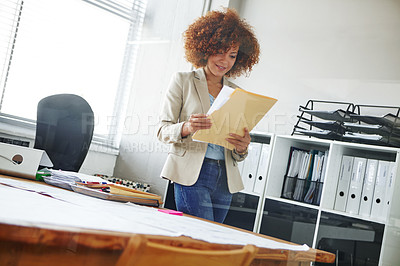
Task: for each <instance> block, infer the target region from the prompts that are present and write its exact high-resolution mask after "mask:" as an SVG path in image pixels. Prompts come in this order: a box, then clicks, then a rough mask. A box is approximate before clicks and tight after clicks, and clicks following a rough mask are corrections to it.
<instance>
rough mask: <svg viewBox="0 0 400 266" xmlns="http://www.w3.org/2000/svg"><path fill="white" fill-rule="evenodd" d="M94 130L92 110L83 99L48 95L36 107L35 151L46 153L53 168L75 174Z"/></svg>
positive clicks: (73, 96)
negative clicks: (39, 150)
mask: <svg viewBox="0 0 400 266" xmlns="http://www.w3.org/2000/svg"><path fill="white" fill-rule="evenodd" d="M93 130H94V115H93V111H92V108H91V107H90V105H89V104H88V103H87V102H86V100H85V99H83V98H82V97H80V96H78V95H74V94H56V95H51V96H48V97H45V98H43V99H42V100H40V101H39V103H38V106H37V121H36V137H35V144H34V148H35V149H41V150H45V151H46V153H47V154H48V155H49V157H50V159H51V161H52V162H53V165H54V166H53V169H61V170H64V171H74V172H78V171H79V169H80V168H81V166H82V163H83V161H84V160H85V157H86V155H87V153H88V150H89V146H90V143H91V141H92V137H93Z"/></svg>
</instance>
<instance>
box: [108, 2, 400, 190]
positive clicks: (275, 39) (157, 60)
mask: <svg viewBox="0 0 400 266" xmlns="http://www.w3.org/2000/svg"><path fill="white" fill-rule="evenodd" d="M189 2H190V3H189ZM200 2H202V1H183V0H181V1H179V0H168V1H157V0H152V1H149V10H148V12H149V13H148V15H149V16H148V17H147V18H146V21H145V30H144V34H145V37H146V38H149V39H151V38H153V39H154V38H156V39H157V38H158V39H162V40H168V41H169V42H168V43H165V42H164V43H158V44H147V45H145V46H143V47H142V48H141V50H140V58H139V61H138V62H139V63H138V65H139V66H140V67H139V68H138V69H137V75H136V76H137V80H136V81H135V84H134V88H133V89H134V91H133V94H132V95H131V98H130V109H129V111H128V115H127V123H126V129H125V134H124V136H123V139H122V143H121V150H120V155H119V157H118V159H117V162H116V167H115V171H114V175H115V176H117V177H121V178H128V179H133V180H138V181H144V182H148V183H150V184H151V185H152V188H153V189H152V191H153V192H155V193H158V194H163V192H164V188H165V184H166V183H165V181H163V180H162V179H160V178H159V174H160V171H161V168H162V165H163V164H164V161H165V158H166V151H167V147H166V146H165V145H162V144H160V143H159V142H158V141H157V140H156V138H155V132H154V130H155V127H156V123H157V114H158V110H159V107H160V104H161V100H162V96H163V93H164V92H165V89H166V87H167V84H168V81H169V79H170V77H171V75H172V73H173V72H175V71H185V70H188V69H189V66H188V64H187V63H185V61H184V59H183V54H182V53H183V51H182V42H181V34H182V32H183V31H184V30H185V29H186V26H187V25H188V24H189V23H191V22H192V20H193V14H196V11H194V10H196V9H197V10H198V15H196V17H197V16H199V15H200V13H201V8H202V5H201V3H200ZM219 2H220V3H225V2H227V1H222V0H221V1H219ZM228 2H229V3H230V5H232V6H234V7H236V8H240V14H241V16H242V17H244V18H245V19H246V20H247V21H248V22H249V23H250V24H251V25H253V26H254V29H255V32H256V35H257V36H258V38H259V41H260V45H261V60H260V63H259V64H258V65H257V66H256V67H255V68H254V71H253V72H252V73H251V75H250V77H249V78H238V79H237V80H236V82H237V83H238V85H240V86H242V87H243V88H245V89H247V90H250V91H253V92H257V93H261V94H265V95H268V96H271V97H275V98H277V99H278V103H277V104H276V105H275V106H274V107H273V109H272V110H271V111H270V113H269V114H268V115H267V117H266V118H264V119H263V120H262V121H261V122H260V124H259V125H258V126H257V127H256V129H257V130H263V131H267V132H273V133H278V134H290V133H291V131H292V128H293V124H294V123H295V122H296V115H297V114H298V107H299V105H303V104H305V103H306V102H307V100H309V99H318V100H331V101H346V102H353V103H355V104H375V105H394V106H400V101H399V99H400V49H399V47H400V34H399V29H400V1H394V0H392V1H389V0H235V1H233V0H231V1H228ZM156 5H163V6H162V10H163V13H164V15H165V14H168V16H169V17H170V18H171V19H165V18H163V16H162V14H160V13H158V11H156V9H155V6H156ZM189 5H190V6H189ZM179 8H181V9H182V10H181V11H179V12H177V11H176V10H177V9H179Z"/></svg>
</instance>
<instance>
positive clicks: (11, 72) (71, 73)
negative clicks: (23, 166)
mask: <svg viewBox="0 0 400 266" xmlns="http://www.w3.org/2000/svg"><path fill="white" fill-rule="evenodd" d="M145 9H146V0H58V1H54V0H35V1H22V0H2V1H1V3H0V86H1V87H0V96H1V99H0V112H1V116H2V121H5V120H4V118H7V119H8V120H7V121H16V120H18V123H20V125H29V123H30V124H32V123H33V122H34V120H35V119H36V107H37V103H38V101H39V100H40V99H42V98H44V97H46V96H48V95H52V94H58V93H73V94H78V95H80V96H82V97H83V98H85V99H86V100H87V101H88V102H89V104H90V105H91V107H92V109H93V111H94V113H95V120H96V125H95V137H94V141H100V142H102V143H105V144H108V145H110V146H112V147H118V144H119V139H120V136H121V133H120V132H121V129H122V128H121V127H122V123H123V121H122V119H121V117H124V112H125V110H126V105H127V102H126V101H127V99H128V97H127V96H128V95H129V92H130V89H131V83H132V76H133V69H134V65H135V59H136V52H137V45H135V41H137V40H139V39H140V33H141V27H142V24H143V19H144V14H145Z"/></svg>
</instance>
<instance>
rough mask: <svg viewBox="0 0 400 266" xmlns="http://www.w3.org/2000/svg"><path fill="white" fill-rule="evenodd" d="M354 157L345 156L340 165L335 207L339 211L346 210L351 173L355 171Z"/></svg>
mask: <svg viewBox="0 0 400 266" xmlns="http://www.w3.org/2000/svg"><path fill="white" fill-rule="evenodd" d="M353 160H354V157H353V156H347V155H343V157H342V163H341V165H340V173H339V181H338V186H337V190H336V197H335V205H334V207H333V209H335V210H337V211H343V212H344V211H345V210H346V202H347V195H348V193H349V186H350V179H351V171H352V169H353Z"/></svg>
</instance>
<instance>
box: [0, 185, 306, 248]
mask: <svg viewBox="0 0 400 266" xmlns="http://www.w3.org/2000/svg"><path fill="white" fill-rule="evenodd" d="M44 194H46V195H50V196H52V197H48V196H46V195H44ZM0 202H2V204H0V222H2V223H9V224H19V225H25V226H46V227H51V226H67V227H76V228H83V229H85V228H86V229H97V230H111V231H117V232H126V233H137V234H149V235H164V236H174V237H175V236H182V235H185V236H188V237H192V238H194V239H199V240H203V241H207V242H211V243H219V244H233V245H246V244H253V245H256V246H258V247H263V248H271V249H287V250H299V251H307V250H308V249H309V248H308V247H307V246H306V245H303V246H299V245H291V244H285V243H281V242H277V241H273V240H270V239H266V238H263V237H260V236H257V235H254V234H250V233H247V232H242V231H239V230H235V229H231V228H228V227H225V226H222V225H217V224H213V223H209V222H206V221H202V220H199V219H194V218H190V217H185V216H176V215H170V214H165V213H161V212H159V211H157V209H156V208H151V207H144V206H138V205H135V204H133V203H121V202H115V201H109V200H102V199H98V198H94V197H89V196H86V195H82V194H79V193H76V192H72V191H69V190H64V189H60V188H57V187H52V186H47V185H44V184H40V183H37V182H26V181H24V180H14V179H8V178H2V177H0Z"/></svg>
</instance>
